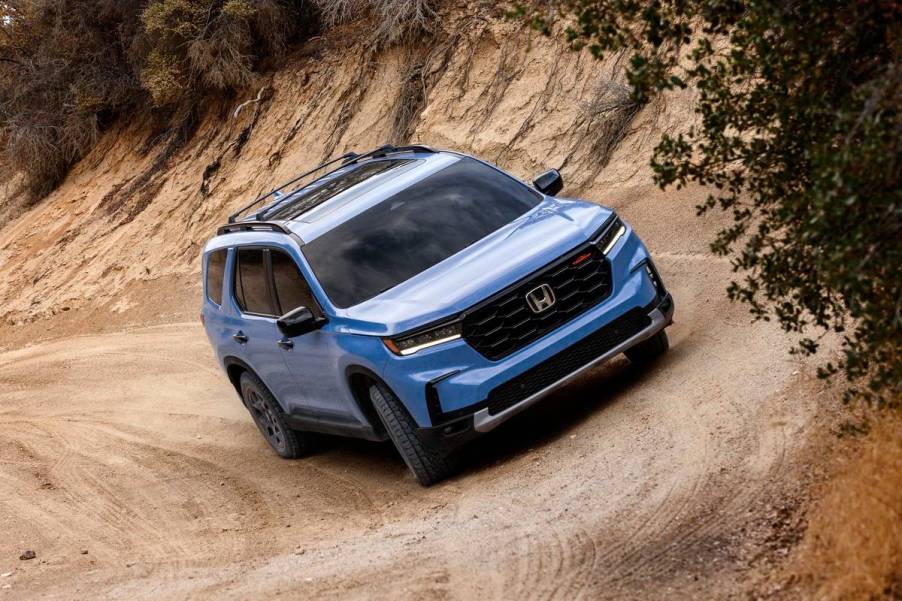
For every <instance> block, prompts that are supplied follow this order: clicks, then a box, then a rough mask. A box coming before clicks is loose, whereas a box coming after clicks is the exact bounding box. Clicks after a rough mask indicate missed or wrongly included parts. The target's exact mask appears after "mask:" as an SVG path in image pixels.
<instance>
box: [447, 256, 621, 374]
mask: <svg viewBox="0 0 902 601" xmlns="http://www.w3.org/2000/svg"><path fill="white" fill-rule="evenodd" d="M542 284H547V285H548V286H550V287H551V289H552V291H553V293H554V297H555V303H554V304H553V305H552V306H551V307H550V308H548V309H546V310H545V311H543V312H541V313H535V312H533V310H532V309H531V308H530V307H529V305H528V304H527V301H526V295H527V294H528V293H529V292H530V291H532V290H535V289H536V288H537V287H539V286H541V285H542ZM610 293H611V267H610V264H609V263H608V261H607V260H606V259H605V257H604V255H603V254H602V253H601V251H600V250H599V249H598V248H597V247H596V246H593V245H585V246H582V247H580V248H579V249H577V250H576V251H574V252H571V253H569V254H568V255H567V256H565V257H563V258H562V259H559V260H557V261H555V262H554V263H552V264H551V265H549V266H547V267H545V268H543V269H541V270H540V271H539V272H538V273H536V274H533V275H532V276H530V277H529V278H528V279H527V280H526V281H524V282H520V283H519V284H516V285H514V286H513V287H512V288H509V289H508V290H505V291H503V292H501V293H500V294H498V295H496V296H495V297H493V298H491V299H489V300H488V301H486V302H485V303H483V304H481V305H479V306H477V307H475V308H474V309H471V310H469V311H467V312H466V314H465V315H464V318H463V324H462V325H463V330H462V335H463V338H464V339H465V340H466V341H467V342H468V343H469V344H470V346H472V347H473V348H475V349H476V350H477V351H479V352H480V353H481V354H482V355H483V356H485V357H487V358H488V359H492V360H497V359H501V358H502V357H505V356H507V355H509V354H511V353H513V352H514V351H517V350H519V349H521V348H523V347H524V346H526V345H527V344H529V343H530V342H532V341H533V340H536V339H538V338H540V337H542V336H544V335H545V334H546V333H548V332H550V331H551V330H553V329H555V328H557V327H558V326H560V325H561V324H563V323H565V322H567V321H570V320H571V319H573V318H574V317H576V316H577V315H579V314H581V313H583V312H584V311H586V310H587V309H589V308H590V307H593V306H595V305H597V304H598V303H600V302H601V301H602V300H604V299H605V298H607V296H608V295H609V294H610Z"/></svg>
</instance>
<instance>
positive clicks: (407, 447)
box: [370, 384, 454, 486]
mask: <svg viewBox="0 0 902 601" xmlns="http://www.w3.org/2000/svg"><path fill="white" fill-rule="evenodd" d="M370 400H371V401H372V402H373V407H374V408H375V409H376V413H378V414H379V418H380V419H381V420H382V423H383V424H384V425H385V429H386V430H387V431H388V435H389V436H390V437H391V439H392V442H393V443H395V448H396V449H398V452H399V453H400V454H401V457H402V458H403V459H404V463H406V464H407V467H408V468H410V471H411V472H413V475H414V476H415V477H416V479H417V482H419V483H420V484H422V485H423V486H430V485H432V484H435V483H436V482H439V481H440V480H444V479H445V478H447V477H448V476H450V475H451V474H452V473H453V471H454V465H453V463H452V461H451V460H450V457H448V455H447V454H446V453H443V452H441V451H439V450H438V449H433V448H430V447H428V446H427V445H424V444H423V442H422V441H421V440H420V439H419V438H418V437H417V433H416V430H417V424H416V422H415V421H414V420H413V418H412V417H410V414H409V413H407V409H405V408H404V406H403V405H402V404H401V400H400V399H398V397H396V396H395V394H394V393H393V392H392V391H391V390H389V389H388V388H387V387H385V386H382V385H380V384H373V385H372V386H370Z"/></svg>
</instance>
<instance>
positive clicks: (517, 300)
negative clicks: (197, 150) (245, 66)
mask: <svg viewBox="0 0 902 601" xmlns="http://www.w3.org/2000/svg"><path fill="white" fill-rule="evenodd" d="M336 163H338V164H339V166H338V167H337V168H335V169H333V170H332V171H329V172H328V173H326V174H325V175H322V176H321V177H318V178H316V179H315V180H313V181H312V182H310V183H306V184H302V183H300V182H301V181H302V180H303V179H305V178H308V177H309V176H311V175H313V174H314V173H316V172H317V171H319V170H321V169H324V168H325V167H328V166H330V165H334V164H336ZM562 187H563V182H562V179H561V176H560V174H559V173H558V172H557V171H556V170H553V169H552V170H550V171H548V172H546V173H543V174H542V175H540V176H539V177H537V178H536V179H535V181H534V182H533V185H532V186H529V185H527V184H525V183H523V182H522V181H520V180H518V179H516V178H514V177H512V176H511V175H508V174H507V173H505V172H503V171H501V170H500V169H498V168H496V167H494V166H492V165H489V164H487V163H484V162H482V161H480V160H478V159H476V158H473V157H469V156H466V155H463V154H459V153H456V152H448V151H437V150H433V149H431V148H428V147H426V146H401V147H395V146H382V147H380V148H377V149H376V150H373V151H371V152H367V153H364V154H360V155H358V154H354V153H348V154H346V155H344V156H341V157H339V158H337V159H334V160H333V161H329V162H327V163H324V164H322V165H319V166H318V167H316V168H315V169H313V170H311V171H308V172H307V173H304V174H302V175H301V176H299V177H298V178H295V179H294V180H292V181H291V182H288V183H287V184H285V185H283V186H281V187H280V188H278V189H276V190H274V191H273V192H270V193H269V194H266V195H263V196H261V197H260V198H258V199H256V200H255V201H254V202H253V203H251V204H250V205H248V206H247V207H244V208H243V209H242V210H240V211H239V212H238V213H236V214H235V215H232V216H231V217H230V218H229V222H228V224H226V225H224V226H222V227H220V228H219V230H218V232H217V235H216V236H215V237H214V238H213V239H211V240H210V241H209V242H208V243H207V245H206V247H205V248H204V251H203V280H204V303H203V309H202V313H201V318H202V321H203V323H204V326H205V328H206V332H207V336H208V337H209V339H210V342H211V344H212V345H213V348H214V349H215V351H216V354H217V357H218V359H219V361H220V362H221V364H222V366H223V368H224V369H225V371H226V373H227V374H228V377H229V379H230V380H231V382H232V384H233V385H234V386H235V389H236V390H237V391H238V394H239V395H240V397H241V399H242V401H243V402H244V404H245V406H246V407H247V409H248V410H249V411H250V413H251V415H252V416H253V419H254V421H255V423H256V424H257V426H258V427H259V429H260V431H261V433H262V434H263V436H264V437H265V438H266V440H267V442H268V443H269V444H270V445H271V446H272V448H273V449H274V450H275V452H276V453H278V454H279V455H281V456H282V457H286V458H295V457H299V456H301V455H302V454H304V453H306V452H307V451H308V450H309V448H310V435H311V433H317V432H319V433H327V434H338V435H344V436H353V437H358V438H364V439H368V440H379V441H381V440H387V439H391V440H392V442H394V444H395V446H396V447H397V449H398V451H399V452H400V454H401V456H402V457H403V458H404V461H405V462H406V464H407V466H408V467H409V468H410V470H411V471H412V472H413V474H414V475H415V476H416V478H417V480H418V481H419V482H420V483H421V484H423V485H429V484H432V483H434V482H437V481H438V480H441V479H442V478H444V477H446V476H447V475H449V474H450V473H451V472H452V471H453V469H454V463H455V459H456V457H457V456H458V453H456V452H455V451H456V450H458V449H459V447H460V446H461V445H462V444H464V443H466V442H467V441H470V440H472V439H473V438H474V437H476V436H478V435H480V434H483V433H485V432H488V431H490V430H492V429H493V428H495V427H496V426H498V425H499V424H501V423H502V422H504V421H505V420H507V419H509V418H510V417H511V416H513V415H515V414H517V413H519V412H520V411H523V410H524V409H525V408H527V407H529V406H530V405H532V404H534V403H535V402H537V401H538V400H539V399H541V398H542V397H544V396H545V395H547V394H548V393H549V392H550V391H552V390H554V389H555V388H557V387H559V386H561V385H563V384H564V383H566V382H568V381H569V380H571V379H572V378H574V377H576V376H577V375H578V374H580V373H583V372H585V371H586V370H588V369H590V368H592V367H594V366H597V365H599V364H600V363H601V362H603V361H605V360H607V359H610V358H611V357H613V356H614V355H616V354H618V353H621V352H624V353H626V356H627V357H628V358H629V359H630V360H631V361H635V362H646V361H650V360H652V359H653V358H655V357H657V356H658V355H661V354H662V353H664V352H665V351H666V350H667V346H668V343H667V335H666V333H665V331H664V328H665V327H667V326H668V325H670V323H671V318H672V315H673V301H672V298H671V296H670V294H669V293H668V292H667V291H666V290H665V288H664V284H663V282H662V280H661V277H660V275H659V274H658V272H657V270H656V269H655V266H654V263H653V262H652V260H651V257H650V256H649V254H648V251H647V250H646V249H645V246H644V245H643V244H642V242H641V241H640V240H639V238H638V236H636V234H635V233H634V232H633V230H632V228H631V227H630V226H629V224H627V223H626V222H625V221H623V220H622V219H620V218H619V217H617V215H616V214H614V212H613V211H612V210H610V209H607V208H604V207H601V206H599V205H596V204H592V203H589V202H583V201H579V200H565V199H559V198H555V194H557V193H558V192H559V191H560V190H561V188H562ZM261 204H263V206H262V208H258V209H254V210H253V211H251V209H252V208H254V207H258V206H260V205H261Z"/></svg>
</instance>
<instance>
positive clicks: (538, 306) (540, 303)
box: [526, 284, 555, 313]
mask: <svg viewBox="0 0 902 601" xmlns="http://www.w3.org/2000/svg"><path fill="white" fill-rule="evenodd" d="M554 303H555V298H554V290H552V289H551V286H549V285H548V284H542V285H541V286H539V287H537V288H533V289H532V290H530V291H529V292H527V293H526V304H527V305H529V308H530V309H532V312H533V313H542V312H544V311H547V310H548V309H550V308H551V307H553V306H554Z"/></svg>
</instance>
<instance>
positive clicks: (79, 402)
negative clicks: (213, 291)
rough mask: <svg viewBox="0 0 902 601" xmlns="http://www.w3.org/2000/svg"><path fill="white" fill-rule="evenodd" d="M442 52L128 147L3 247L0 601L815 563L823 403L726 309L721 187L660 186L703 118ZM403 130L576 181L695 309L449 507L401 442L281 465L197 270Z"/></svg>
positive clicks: (97, 161) (386, 56)
mask: <svg viewBox="0 0 902 601" xmlns="http://www.w3.org/2000/svg"><path fill="white" fill-rule="evenodd" d="M449 31H451V33H449V34H448V36H447V37H446V38H444V39H443V40H442V41H441V42H436V43H435V44H433V45H431V46H424V47H422V48H415V49H406V50H393V51H390V52H386V53H383V54H379V55H375V56H366V55H364V54H363V53H361V52H360V51H359V49H358V48H354V47H347V46H343V45H342V43H341V32H337V33H335V34H334V35H332V36H330V37H327V38H322V39H319V40H316V41H314V42H312V43H311V45H310V46H309V47H307V48H305V49H303V51H302V52H301V53H300V55H299V56H298V57H297V59H296V60H295V61H294V62H293V63H292V64H291V66H290V67H288V68H285V69H283V70H281V71H280V72H279V73H276V74H275V75H273V76H272V77H271V78H270V79H269V80H267V81H265V82H261V86H260V89H262V90H263V92H262V93H259V94H258V90H256V89H255V90H252V91H249V92H248V95H247V98H239V99H236V100H235V101H234V102H223V103H222V104H221V106H220V107H217V108H216V109H212V108H211V109H210V111H209V113H208V114H206V115H204V116H203V117H202V118H201V120H200V121H199V123H198V125H197V128H196V131H195V132H194V134H193V136H192V137H191V138H190V139H189V140H188V142H187V143H185V144H182V145H178V144H175V143H172V144H169V143H168V142H167V140H166V139H165V136H164V137H163V138H162V139H157V138H155V137H154V136H155V135H156V134H154V133H153V132H149V131H147V130H146V129H145V128H143V127H142V126H141V124H126V125H123V126H122V127H121V128H120V129H118V130H116V131H112V132H109V134H108V135H107V136H105V138H104V139H103V140H102V142H101V144H100V145H99V146H98V147H97V149H96V150H95V151H94V152H92V153H91V155H90V156H89V157H87V158H86V159H85V160H84V161H82V162H81V163H80V164H79V165H78V166H77V167H76V168H75V169H74V171H73V172H72V174H71V175H70V176H69V177H68V179H67V180H66V181H65V183H64V184H63V185H62V186H61V187H60V189H59V190H57V191H56V192H54V193H53V194H52V195H51V196H50V197H49V198H47V199H46V200H44V201H43V202H42V203H41V204H39V205H38V206H36V207H35V208H33V209H31V210H30V211H28V212H27V213H25V214H24V215H22V216H21V217H20V218H18V219H17V220H15V221H13V222H11V223H9V224H7V225H6V226H4V227H3V228H2V229H0V282H2V287H0V307H2V309H0V311H2V319H3V320H4V321H5V325H3V326H0V327H2V332H3V339H2V341H0V345H2V346H3V347H4V348H5V350H3V352H2V353H0V384H2V386H0V482H2V488H0V531H2V532H4V536H3V537H0V573H3V574H4V575H5V574H6V573H7V572H11V574H10V575H8V576H6V575H5V576H4V577H3V578H2V579H0V587H4V588H0V599H2V598H3V597H4V596H6V597H7V598H60V599H63V598H65V599H69V598H73V597H75V598H92V599H96V598H161V599H172V598H197V597H208V598H223V597H231V598H261V597H264V596H271V595H281V596H287V597H297V598H310V597H312V596H323V597H335V598H346V597H361V598H362V597H370V598H398V597H400V598H412V599H413V598H416V599H422V598H474V597H482V598H486V597H496V598H536V599H573V598H578V597H587V598H600V597H601V598H603V597H612V596H625V597H634V598H643V599H647V598H672V597H673V596H675V595H681V596H688V597H697V598H710V597H712V596H714V597H718V596H726V595H727V594H729V593H736V592H741V591H749V590H754V588H755V586H756V583H757V582H759V581H760V579H761V575H762V574H763V573H766V572H768V570H770V569H771V567H772V563H773V562H774V561H777V560H778V558H779V557H780V553H782V551H780V549H784V548H786V547H787V546H790V545H792V544H793V542H794V540H795V539H796V538H797V537H798V529H799V523H798V510H797V499H798V491H799V488H800V487H801V484H800V483H799V482H800V478H802V479H803V478H804V477H805V476H804V474H805V470H804V469H802V466H804V465H805V462H806V457H807V455H806V444H807V442H806V441H807V436H808V434H809V433H810V432H811V431H812V430H813V429H815V423H816V420H815V419H814V417H813V415H814V406H815V404H816V403H818V402H821V397H823V396H825V395H827V394H828V393H827V392H825V391H824V389H823V388H821V387H820V385H819V384H816V383H814V382H813V381H812V379H811V377H810V371H811V370H810V366H809V365H807V364H805V363H804V362H802V361H799V360H796V359H793V358H790V357H789V356H788V355H786V353H785V350H786V348H787V346H788V341H787V339H786V338H785V336H784V335H783V333H782V332H780V331H779V330H778V329H777V328H775V327H773V326H771V325H768V324H762V323H758V324H754V323H751V322H750V319H749V317H748V315H747V314H746V312H745V310H744V309H743V308H742V307H737V306H733V305H730V304H729V303H728V302H727V301H726V300H725V299H724V295H723V288H724V286H725V285H726V282H727V281H728V280H729V277H730V270H729V265H728V264H727V263H726V262H725V261H723V260H722V259H719V258H716V257H714V256H712V255H711V254H710V253H709V252H708V250H707V240H708V239H709V238H710V236H711V233H712V232H713V231H714V230H715V229H716V228H717V227H718V226H719V225H720V224H721V221H722V217H721V216H717V215H712V216H709V217H707V218H706V219H704V220H699V219H697V218H696V217H695V214H694V211H693V208H692V207H693V205H694V204H695V203H697V202H698V201H699V200H700V198H701V197H702V196H703V194H704V193H703V192H701V191H697V190H695V191H693V190H689V191H682V192H680V193H678V194H662V193H660V192H658V191H656V190H655V189H654V188H653V186H652V185H651V183H650V171H649V168H648V167H647V164H648V158H649V156H650V152H651V148H652V146H653V144H654V142H655V141H656V139H657V136H658V135H659V134H660V133H661V132H662V131H675V130H678V129H679V128H681V127H685V126H686V124H687V122H688V121H689V117H690V115H689V113H688V110H687V107H688V103H689V100H690V98H688V97H687V96H686V95H685V94H676V95H667V96H664V97H662V98H659V99H657V100H656V101H654V102H653V103H652V104H650V105H648V106H645V107H642V108H641V109H639V108H637V107H634V106H632V105H630V104H629V102H628V100H627V99H625V97H624V96H623V93H622V88H621V87H620V86H621V84H620V83H619V82H620V74H619V69H618V58H617V57H613V58H612V59H611V60H608V61H606V62H597V61H594V60H592V59H591V58H590V57H589V56H588V55H587V54H579V53H572V52H569V51H567V50H566V49H565V48H563V47H562V46H561V45H560V44H558V43H557V42H555V41H553V40H548V39H545V38H542V37H540V36H537V35H536V34H534V33H532V32H530V31H528V30H524V29H521V28H518V27H515V26H513V25H511V24H509V23H504V22H498V21H492V20H486V19H480V18H461V19H460V20H459V21H458V22H455V23H454V24H453V27H451V28H450V29H449ZM256 98H259V100H255V101H253V102H250V103H249V104H246V105H244V107H243V108H242V110H241V111H240V113H239V114H238V115H237V116H233V111H234V109H235V107H236V106H237V105H238V104H240V103H241V102H243V101H245V100H254V99H256ZM405 136H406V137H409V139H410V141H414V142H421V143H426V144H431V145H434V146H439V147H450V148H455V149H459V150H463V151H467V152H472V153H475V154H478V155H480V156H482V157H484V158H486V159H489V160H492V161H495V162H497V163H499V164H500V165H502V166H504V167H506V168H508V169H510V170H512V171H513V172H514V173H515V174H518V175H520V176H523V177H529V176H530V175H531V174H533V173H535V172H538V171H540V170H542V169H544V168H546V167H559V168H561V170H562V172H563V174H564V177H565V180H566V181H567V187H566V189H565V193H567V194H569V195H573V196H581V197H584V198H588V199H591V200H595V201H598V202H603V203H605V204H609V205H612V206H614V207H615V208H616V209H617V210H618V211H619V212H620V213H621V214H622V215H623V216H624V217H625V218H626V219H628V220H630V221H631V223H632V224H633V225H634V226H635V227H636V228H637V229H638V230H639V231H640V232H641V233H642V235H643V237H644V239H645V240H646V242H647V243H648V245H649V246H650V247H651V249H652V250H653V252H654V253H655V256H656V259H657V262H658V265H659V267H660V269H661V271H662V273H663V276H664V278H665V280H666V281H667V283H668V284H669V286H670V288H671V289H672V291H673V293H674V295H675V298H676V302H677V314H676V323H675V325H674V326H673V328H672V330H671V342H672V351H671V352H670V354H669V355H668V356H667V358H665V359H664V360H663V361H662V362H660V363H659V364H657V365H655V366H654V367H653V368H651V369H649V370H646V371H642V370H638V369H635V368H633V367H631V366H630V365H629V364H628V363H627V362H626V361H625V360H619V361H615V362H613V363H612V364H611V365H609V366H607V367H605V368H603V369H601V370H599V371H598V372H596V373H595V374H592V375H591V376H590V377H588V378H584V379H583V380H582V381H580V382H579V383H577V384H575V385H573V386H571V387H569V388H568V389H566V390H565V391H563V392H561V393H560V394H558V395H556V396H555V397H554V398H551V399H548V401H547V402H545V403H543V404H542V405H541V406H540V407H538V408H537V409H536V410H535V411H532V412H528V413H526V414H524V415H522V416H520V417H519V418H518V419H515V420H513V421H512V422H511V423H509V424H507V425H506V426H505V427H503V428H502V429H500V430H499V431H498V432H497V433H494V434H493V436H491V437H487V438H486V439H485V440H484V441H481V442H480V443H478V444H477V445H475V446H474V448H473V449H472V453H471V454H472V457H471V459H470V462H469V467H468V469H466V470H465V471H464V472H463V473H462V474H461V475H460V476H458V477H456V478H454V479H452V480H450V481H448V482H446V483H443V484H441V485H439V486H436V487H433V488H431V489H428V490H427V489H421V488H419V487H418V486H417V485H416V484H415V483H414V482H413V480H412V479H411V477H410V476H409V475H408V474H407V472H406V471H405V469H404V466H403V464H402V463H401V461H400V460H399V459H398V458H397V457H396V455H395V454H394V453H393V451H392V449H391V448H390V447H389V446H387V445H375V444H370V443H362V442H355V441H345V440H328V441H326V442H325V443H324V447H323V448H322V449H321V450H320V451H319V452H318V453H317V454H315V455H314V456H312V457H310V458H308V459H305V460H301V461H297V462H285V461H281V460H278V459H277V458H276V457H274V456H273V455H272V454H271V453H269V452H268V451H267V449H266V448H265V446H264V443H263V441H262V439H261V438H260V437H259V435H258V434H257V432H256V431H255V429H254V426H253V424H252V423H251V421H250V419H249V418H248V417H247V415H246V414H245V413H244V412H243V410H242V409H241V407H240V405H239V403H238V401H237V399H236V398H235V395H234V391H233V390H231V389H230V387H229V386H228V385H227V383H226V382H225V380H224V379H223V377H222V376H221V374H220V373H219V372H218V370H217V368H216V366H215V365H214V362H213V359H212V354H211V353H210V351H209V349H208V347H207V343H206V340H205V338H204V336H203V333H202V331H201V329H200V327H199V325H198V324H197V323H196V320H195V319H194V315H195V312H196V307H197V305H198V302H199V300H198V284H197V271H198V253H199V251H200V248H201V246H202V244H203V242H204V241H205V240H206V239H207V238H208V236H209V235H210V233H211V232H212V231H213V228H214V226H216V225H217V224H220V223H221V222H222V221H223V220H224V218H225V215H226V214H228V212H230V210H233V209H235V208H237V207H238V206H240V205H241V204H243V203H244V202H246V201H247V200H248V199H249V198H252V197H253V196H255V195H256V194H257V193H258V192H260V191H263V190H267V189H269V188H270V187H271V186H272V185H273V184H274V183H276V182H279V181H281V180H285V179H288V178H289V177H291V176H292V175H293V174H294V173H295V172H297V171H298V170H300V169H301V168H303V167H306V166H308V165H311V164H315V163H316V162H317V161H319V160H320V159H322V158H323V157H326V156H331V155H333V154H335V153H338V152H341V151H344V150H346V149H357V150H360V149H366V148H370V147H374V146H376V145H378V144H381V143H384V142H386V141H399V138H403V137H405ZM149 324H151V325H149ZM101 331H106V332H105V333H99V334H98V333H97V332H101ZM89 333H90V334H89ZM43 338H51V339H53V340H51V341H49V342H47V341H45V342H40V340H41V339H43ZM26 343H28V344H26ZM26 549H31V550H34V551H36V554H37V558H35V559H32V560H19V559H18V558H19V555H20V554H21V553H22V552H23V551H24V550H26ZM775 558H777V559H775ZM7 585H8V588H5V587H7Z"/></svg>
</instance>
